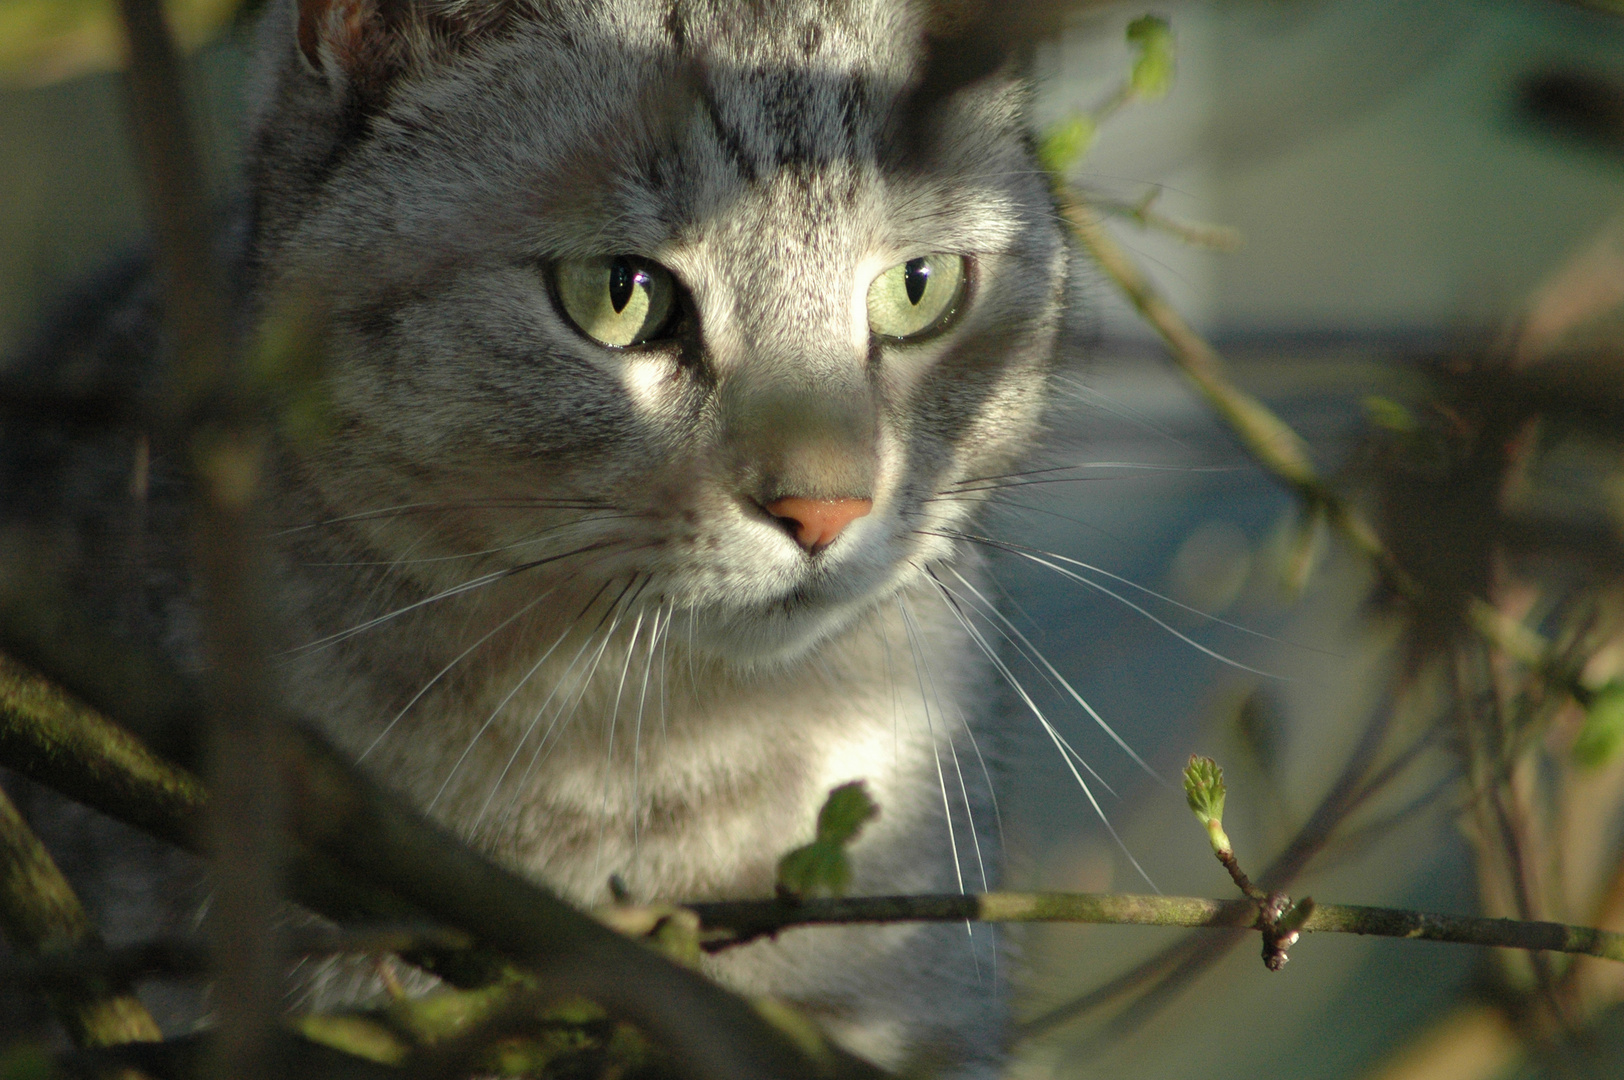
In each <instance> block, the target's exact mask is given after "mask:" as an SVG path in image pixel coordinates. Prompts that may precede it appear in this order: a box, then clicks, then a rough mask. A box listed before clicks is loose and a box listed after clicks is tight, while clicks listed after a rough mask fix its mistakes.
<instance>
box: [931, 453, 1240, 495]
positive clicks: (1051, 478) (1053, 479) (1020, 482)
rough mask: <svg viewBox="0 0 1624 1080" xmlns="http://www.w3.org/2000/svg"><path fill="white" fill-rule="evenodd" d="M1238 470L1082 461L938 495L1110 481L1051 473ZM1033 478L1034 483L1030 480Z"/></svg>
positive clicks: (971, 481) (956, 486)
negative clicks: (1097, 470) (1034, 485)
mask: <svg viewBox="0 0 1624 1080" xmlns="http://www.w3.org/2000/svg"><path fill="white" fill-rule="evenodd" d="M1240 468H1241V466H1239V465H1163V464H1157V463H1153V462H1146V461H1085V462H1079V463H1078V464H1075V465H1051V466H1049V467H1047V468H1042V469H1022V470H1020V471H1018V472H1007V473H990V474H988V475H986V476H969V477H965V478H964V479H963V480H955V481H953V483H952V484H951V485H950V486H948V487H947V488H944V489H943V490H942V491H940V492H938V494H942V495H946V494H951V493H957V492H960V491H981V490H996V489H997V488H998V487H1000V486H1010V487H1022V486H1025V485H1026V484H1048V483H1078V482H1082V481H1091V480H1096V479H1110V477H1092V476H1069V477H1068V476H1055V475H1054V474H1055V473H1064V472H1081V471H1083V470H1089V469H1113V470H1120V471H1124V472H1172V473H1227V472H1236V471H1237V470H1239V469H1240ZM1034 477H1035V478H1038V479H1033V478H1034ZM999 481H1008V482H1009V483H1008V484H1007V485H1004V484H1000V483H998V482H999ZM983 485H986V486H985V487H984V486H983Z"/></svg>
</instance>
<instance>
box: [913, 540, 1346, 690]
mask: <svg viewBox="0 0 1624 1080" xmlns="http://www.w3.org/2000/svg"><path fill="white" fill-rule="evenodd" d="M920 531H922V532H929V533H930V535H934V536H942V537H946V538H947V539H949V540H967V541H969V542H970V543H973V544H985V545H986V546H988V547H993V548H997V549H999V550H1001V551H1007V552H1009V553H1010V554H1011V555H1019V556H1020V557H1021V558H1023V559H1027V560H1029V561H1031V562H1034V563H1037V564H1038V565H1039V566H1044V567H1047V568H1048V569H1050V570H1053V571H1054V572H1055V573H1057V574H1059V575H1061V576H1062V577H1065V578H1069V579H1070V580H1072V581H1075V582H1077V583H1078V584H1079V585H1086V586H1088V587H1089V588H1090V589H1094V590H1096V591H1098V592H1101V593H1104V594H1105V595H1106V596H1109V597H1110V598H1111V599H1113V600H1115V601H1117V602H1118V603H1119V604H1122V605H1123V606H1125V607H1128V608H1131V609H1133V610H1134V611H1137V612H1138V613H1139V614H1141V615H1143V616H1144V617H1145V618H1147V619H1149V620H1150V621H1151V622H1153V623H1155V624H1156V625H1157V626H1159V627H1161V628H1162V629H1163V630H1166V631H1167V632H1168V633H1169V634H1172V635H1173V636H1174V637H1176V638H1178V639H1179V640H1180V641H1182V642H1184V643H1185V644H1186V645H1188V646H1190V647H1191V648H1192V649H1195V650H1196V651H1197V652H1200V653H1204V654H1205V655H1207V656H1210V657H1212V658H1213V659H1214V660H1216V661H1218V662H1219V663H1220V664H1226V665H1228V666H1229V667H1232V668H1237V669H1239V670H1241V671H1245V672H1249V673H1250V674H1253V675H1260V676H1262V677H1263V678H1266V679H1279V680H1281V681H1283V682H1290V681H1291V680H1289V679H1287V678H1286V676H1284V675H1277V674H1275V673H1274V672H1271V671H1264V670H1262V669H1260V668H1255V667H1250V666H1248V665H1246V664H1243V663H1241V662H1240V661H1239V660H1231V659H1230V658H1229V657H1227V656H1225V655H1224V654H1223V653H1220V652H1217V651H1215V650H1213V649H1209V648H1208V647H1207V646H1205V645H1203V644H1201V643H1200V642H1199V641H1197V640H1195V639H1194V638H1192V637H1190V636H1189V635H1188V634H1185V633H1183V632H1181V631H1180V630H1178V629H1177V628H1176V627H1174V626H1172V625H1170V624H1169V623H1168V622H1166V621H1165V620H1163V619H1160V618H1158V617H1157V616H1156V615H1154V614H1153V613H1152V612H1150V611H1149V610H1147V609H1146V608H1145V607H1143V606H1141V605H1139V604H1136V603H1134V602H1133V601H1132V600H1129V599H1128V598H1127V597H1125V596H1123V595H1122V594H1121V593H1119V592H1116V591H1115V590H1113V589H1110V588H1107V587H1106V586H1104V585H1101V584H1100V583H1099V582H1097V581H1091V580H1089V579H1088V578H1086V577H1083V576H1082V575H1081V574H1078V573H1074V572H1073V571H1071V570H1067V569H1066V568H1065V567H1063V566H1057V565H1055V563H1053V562H1051V561H1049V560H1050V559H1055V560H1059V561H1060V562H1064V563H1070V564H1071V565H1072V566H1077V567H1081V568H1082V569H1084V570H1087V571H1088V572H1089V573H1092V574H1099V575H1100V576H1101V577H1107V578H1110V579H1111V580H1112V581H1119V582H1121V583H1122V584H1124V585H1127V586H1128V587H1130V588H1133V589H1137V590H1139V591H1140V592H1142V593H1144V594H1146V595H1148V596H1153V597H1155V598H1156V599H1158V600H1161V601H1163V602H1164V603H1168V604H1171V605H1173V606H1174V607H1176V608H1179V609H1181V610H1184V611H1188V612H1190V613H1191V614H1193V615H1199V616H1201V617H1202V618H1204V619H1206V620H1208V621H1210V622H1213V623H1216V624H1218V625H1219V626H1224V627H1228V628H1229V629H1231V630H1238V631H1240V632H1241V633H1243V634H1249V635H1251V636H1252V637H1255V638H1261V639H1263V640H1264V641H1269V642H1274V643H1276V644H1282V645H1289V644H1291V643H1290V642H1283V641H1280V640H1279V639H1278V638H1273V637H1270V636H1269V635H1268V634H1262V633H1259V632H1258V631H1256V630H1250V629H1248V628H1246V627H1244V626H1240V625H1238V624H1236V623H1232V622H1229V621H1227V620H1225V619H1220V618H1218V617H1217V616H1216V615H1209V614H1207V613H1206V612H1204V611H1202V610H1201V609H1199V608H1194V607H1191V606H1190V605H1189V604H1181V603H1179V602H1178V601H1177V600H1174V599H1173V598H1172V597H1169V596H1163V595H1162V594H1161V593H1158V592H1156V591H1155V590H1153V589H1147V588H1145V586H1143V585H1140V584H1138V583H1136V582H1133V581H1130V580H1128V579H1127V578H1125V577H1122V576H1121V575H1120V574H1113V573H1111V572H1110V571H1109V570H1102V569H1100V568H1099V567H1097V566H1091V565H1089V564H1088V563H1085V562H1080V561H1078V560H1076V559H1068V558H1067V557H1066V556H1064V555H1056V554H1054V553H1053V552H1048V551H1046V552H1042V553H1034V549H1031V548H1026V547H1023V546H1021V545H1020V544H1012V543H1009V542H1007V541H1003V540H993V539H991V538H990V537H986V536H976V535H973V534H971V533H961V532H954V531H946V532H930V531H929V530H920ZM1298 647H1299V648H1304V649H1308V650H1309V651H1311V652H1323V650H1320V649H1312V648H1310V647H1309V646H1298Z"/></svg>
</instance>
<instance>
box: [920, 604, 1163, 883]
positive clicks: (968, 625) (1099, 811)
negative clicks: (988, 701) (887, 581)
mask: <svg viewBox="0 0 1624 1080" xmlns="http://www.w3.org/2000/svg"><path fill="white" fill-rule="evenodd" d="M937 585H938V587H939V588H940V590H941V594H942V599H943V600H944V601H946V602H947V607H948V610H949V611H951V612H952V613H953V616H954V618H956V619H957V620H958V622H959V625H960V626H962V627H963V628H964V631H965V633H967V634H969V635H970V639H971V640H972V641H974V642H975V644H976V647H977V648H979V649H980V650H981V653H982V655H983V656H985V657H986V658H987V659H988V661H990V662H991V663H992V665H993V667H994V668H995V669H997V671H998V672H999V673H1000V674H1002V675H1003V676H1004V678H1005V680H1007V681H1008V683H1009V685H1010V688H1011V689H1013V690H1014V691H1015V693H1016V694H1017V695H1019V697H1020V699H1021V700H1022V701H1023V702H1025V703H1026V707H1027V708H1028V709H1030V710H1031V711H1032V715H1033V716H1036V717H1037V718H1038V723H1039V724H1040V725H1041V726H1042V728H1043V731H1044V733H1045V734H1047V735H1048V736H1049V738H1050V739H1051V740H1052V741H1053V742H1054V744H1055V748H1056V749H1057V750H1059V751H1060V760H1061V761H1063V762H1065V764H1066V768H1068V769H1069V770H1071V775H1072V779H1074V780H1076V781H1077V786H1078V787H1079V788H1081V789H1082V792H1083V796H1084V797H1085V798H1086V799H1088V803H1089V805H1090V806H1092V807H1093V808H1094V813H1095V814H1096V815H1097V816H1098V817H1099V819H1100V824H1102V825H1104V826H1105V830H1106V832H1108V833H1110V834H1111V839H1112V840H1114V841H1116V845H1117V847H1118V848H1120V849H1121V851H1122V854H1123V855H1125V856H1126V857H1127V859H1128V861H1129V862H1130V863H1132V864H1133V868H1134V869H1135V870H1136V871H1138V872H1139V876H1140V877H1142V878H1144V880H1145V883H1146V884H1147V885H1149V886H1150V887H1151V889H1153V890H1154V891H1155V892H1157V893H1160V892H1161V889H1159V888H1157V887H1156V883H1155V882H1154V881H1152V880H1151V879H1150V875H1149V874H1147V873H1146V872H1145V868H1144V867H1143V866H1140V865H1139V860H1138V859H1136V858H1134V857H1133V852H1132V851H1130V850H1128V845H1127V844H1126V843H1124V842H1123V840H1122V837H1121V836H1120V835H1118V833H1117V831H1116V828H1115V826H1113V825H1112V824H1111V819H1110V818H1108V817H1107V816H1106V814H1105V809H1104V807H1102V806H1100V803H1099V800H1098V799H1096V798H1095V797H1094V792H1093V791H1092V790H1091V789H1090V788H1089V786H1088V781H1086V780H1084V779H1083V775H1082V773H1080V772H1078V771H1077V766H1076V765H1075V764H1074V763H1073V761H1072V758H1071V757H1069V756H1068V755H1067V754H1066V750H1065V740H1064V739H1062V738H1061V736H1060V733H1059V732H1058V731H1056V730H1055V728H1054V725H1053V724H1051V723H1049V718H1048V717H1046V716H1044V715H1043V710H1042V709H1040V708H1038V704H1037V702H1035V701H1033V700H1032V695H1030V694H1028V693H1027V692H1026V688H1025V687H1024V686H1022V685H1021V683H1020V680H1019V679H1016V678H1015V676H1014V673H1013V672H1011V671H1010V670H1009V666H1008V665H1007V664H1005V663H1004V662H1003V660H1002V659H1000V658H999V656H998V653H997V651H996V650H995V649H993V647H992V646H991V645H990V644H989V643H988V642H987V639H986V638H985V637H983V636H982V635H981V632H980V631H979V630H977V629H976V628H975V626H974V624H973V623H972V622H971V621H970V618H969V616H968V615H966V614H965V613H964V612H963V611H961V610H960V609H959V606H958V603H957V602H956V601H955V600H954V598H953V595H952V594H951V593H950V592H949V591H948V589H947V587H946V586H945V585H942V583H941V582H940V581H938V582H937ZM1090 771H1092V770H1090Z"/></svg>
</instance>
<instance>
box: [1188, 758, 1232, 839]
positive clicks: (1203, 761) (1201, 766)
mask: <svg viewBox="0 0 1624 1080" xmlns="http://www.w3.org/2000/svg"><path fill="white" fill-rule="evenodd" d="M1184 797H1185V799H1186V800H1187V801H1188V802H1189V804H1190V809H1191V810H1192V811H1194V812H1195V816H1196V817H1197V818H1198V819H1199V820H1200V821H1201V824H1203V825H1207V824H1209V823H1211V822H1214V821H1217V822H1221V821H1223V819H1224V770H1222V769H1220V768H1219V767H1218V763H1217V762H1216V761H1214V760H1212V758H1210V757H1197V756H1196V755H1195V754H1191V755H1190V763H1189V764H1188V765H1186V766H1185V767H1184Z"/></svg>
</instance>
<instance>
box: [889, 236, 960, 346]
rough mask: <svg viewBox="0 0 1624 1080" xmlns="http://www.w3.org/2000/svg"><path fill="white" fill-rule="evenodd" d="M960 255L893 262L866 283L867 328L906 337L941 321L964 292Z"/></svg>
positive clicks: (922, 332)
mask: <svg viewBox="0 0 1624 1080" xmlns="http://www.w3.org/2000/svg"><path fill="white" fill-rule="evenodd" d="M964 277H965V274H964V256H962V255H926V256H924V257H923V258H919V259H909V260H908V261H907V262H905V263H903V264H901V265H900V266H893V267H892V268H891V269H889V270H887V271H886V272H885V273H883V274H881V275H880V276H879V277H877V278H875V279H874V284H872V285H870V286H869V287H868V328H869V329H870V330H872V331H873V332H874V333H876V334H878V335H880V336H881V337H885V338H891V339H892V340H894V341H906V340H908V339H910V338H916V337H920V336H922V335H924V334H928V333H930V332H931V331H932V330H935V329H937V328H938V327H940V326H941V325H942V324H943V323H945V322H946V321H947V319H948V317H949V316H950V315H952V314H953V311H954V309H955V308H956V307H957V306H958V303H959V300H960V299H962V298H963V296H964Z"/></svg>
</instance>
